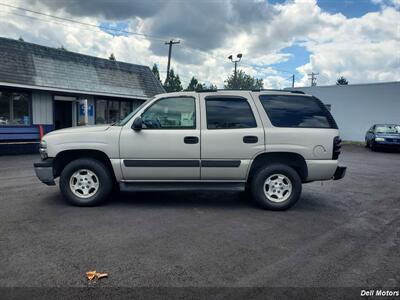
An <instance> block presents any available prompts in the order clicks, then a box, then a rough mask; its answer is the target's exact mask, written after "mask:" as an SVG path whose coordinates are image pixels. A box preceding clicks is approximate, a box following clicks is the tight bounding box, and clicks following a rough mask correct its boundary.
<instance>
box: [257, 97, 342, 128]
mask: <svg viewBox="0 0 400 300" xmlns="http://www.w3.org/2000/svg"><path fill="white" fill-rule="evenodd" d="M260 100H261V104H262V106H263V107H264V110H265V111H266V113H267V115H268V117H269V119H270V121H271V123H272V125H274V126H276V127H302V128H337V126H336V123H335V121H334V120H333V118H332V116H331V114H330V113H329V111H328V109H327V108H326V107H325V105H324V104H323V103H322V102H321V101H319V100H318V99H316V98H314V97H305V96H287V95H261V96H260Z"/></svg>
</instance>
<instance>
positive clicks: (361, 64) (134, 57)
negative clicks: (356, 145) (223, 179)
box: [0, 0, 400, 88]
mask: <svg viewBox="0 0 400 300" xmlns="http://www.w3.org/2000/svg"><path fill="white" fill-rule="evenodd" d="M0 3H3V4H8V5H12V6H17V7H21V8H26V9H29V10H32V11H37V12H40V13H43V14H49V15H53V16H57V17H61V18H67V19H73V20H77V21H79V22H83V23H88V24H93V25H98V26H99V27H96V26H85V25H79V24H76V23H71V22H68V21H65V20H61V19H55V18H51V17H48V16H46V15H40V14H35V13H33V12H28V11H24V10H20V9H16V8H11V7H9V6H4V5H0V36H3V37H9V38H18V37H22V38H23V39H24V40H25V41H27V42H33V43H38V44H42V45H46V46H51V47H60V46H61V45H63V46H64V47H65V48H66V49H68V50H70V51H75V52H80V53H84V54H89V55H94V56H99V57H104V58H106V57H108V56H109V55H110V53H114V54H115V56H116V58H117V60H120V61H125V62H129V63H136V64H144V65H149V66H152V65H153V64H154V63H157V64H158V65H159V68H160V71H161V76H162V77H164V76H165V74H166V68H167V67H166V65H167V54H168V47H167V46H166V45H165V44H164V42H165V41H167V40H170V39H179V40H180V41H181V44H179V45H176V46H174V47H173V55H172V56H173V60H172V67H173V68H174V70H175V71H176V72H177V73H178V74H179V75H180V76H181V79H182V81H183V84H184V86H185V85H187V83H188V81H189V80H190V78H191V76H193V75H194V76H196V77H197V78H198V79H199V80H200V81H202V82H206V83H213V84H216V85H217V86H219V87H222V86H223V82H224V80H225V79H226V77H227V76H228V75H229V73H230V72H232V68H233V64H232V63H231V62H230V61H229V60H228V59H227V57H228V56H229V55H230V54H234V55H235V54H237V53H243V59H242V61H241V62H240V63H239V67H240V68H241V69H243V70H245V71H246V72H248V73H250V74H252V75H253V76H255V77H257V78H262V79H263V80H264V86H265V87H266V88H283V87H287V86H289V85H290V84H291V79H290V77H291V74H292V73H294V74H295V76H296V85H297V86H304V85H309V81H308V76H307V74H308V73H310V72H315V73H319V76H318V77H317V83H318V85H327V84H334V83H335V81H336V79H337V78H338V77H339V76H345V77H346V78H347V79H348V81H349V82H350V83H365V82H382V81H398V80H400V0H342V1H341V0H319V1H316V0H204V1H201V0H147V1H146V0H138V1H136V0H85V1H80V0H0ZM115 28H117V29H120V30H124V31H129V32H131V33H132V34H127V33H124V32H121V31H119V32H118V31H113V29H115ZM134 33H137V34H134Z"/></svg>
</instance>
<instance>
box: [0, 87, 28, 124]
mask: <svg viewBox="0 0 400 300" xmlns="http://www.w3.org/2000/svg"><path fill="white" fill-rule="evenodd" d="M30 124H31V114H30V108H29V94H28V93H24V92H17V91H15V92H14V91H6V90H0V125H30Z"/></svg>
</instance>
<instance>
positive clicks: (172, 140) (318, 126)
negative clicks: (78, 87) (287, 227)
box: [34, 90, 346, 210]
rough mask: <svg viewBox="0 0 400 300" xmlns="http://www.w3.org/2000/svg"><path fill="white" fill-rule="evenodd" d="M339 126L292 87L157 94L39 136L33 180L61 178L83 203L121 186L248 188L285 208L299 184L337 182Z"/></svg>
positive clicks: (271, 205)
mask: <svg viewBox="0 0 400 300" xmlns="http://www.w3.org/2000/svg"><path fill="white" fill-rule="evenodd" d="M340 143H341V140H340V138H339V131H338V128H337V125H336V123H335V120H334V119H333V117H332V116H331V114H330V113H329V111H328V110H327V109H326V107H325V106H324V105H323V104H322V102H321V101H320V100H318V99H317V98H315V97H313V96H310V95H305V94H304V93H302V92H296V91H294V92H293V91H292V92H290V91H273V90H270V91H267V90H265V91H264V90H262V91H237V90H236V91H229V90H221V91H220V90H219V91H205V92H179V93H169V94H160V95H157V96H156V97H154V98H153V99H151V100H149V101H147V102H145V103H144V104H143V105H142V106H140V107H139V108H138V109H136V110H135V111H134V112H132V113H131V114H130V115H129V116H128V117H126V118H125V119H124V120H122V121H120V122H119V123H116V124H113V125H99V126H84V127H74V128H68V129H62V130H56V131H53V132H51V133H48V134H46V135H45V136H44V137H43V139H42V141H41V145H40V153H41V156H42V159H43V160H42V161H41V162H38V163H35V165H34V167H35V171H36V174H37V176H38V177H39V179H40V180H41V181H42V182H44V183H46V184H48V185H54V184H55V181H54V179H55V178H57V177H60V182H59V185H60V189H61V193H62V194H63V196H64V198H65V199H66V200H67V201H68V202H70V203H72V204H74V205H80V206H91V205H96V204H99V203H101V202H103V201H104V200H106V199H107V198H108V197H109V195H110V193H111V191H112V187H113V185H118V186H119V188H120V190H121V191H147V190H148V191H154V190H235V191H249V193H250V194H251V196H252V198H253V199H254V200H255V201H256V202H257V203H258V204H260V206H261V207H263V208H267V209H272V210H283V209H287V208H289V207H291V206H292V205H293V204H295V203H296V202H297V200H298V199H299V198H300V194H301V190H302V183H306V182H311V181H316V180H331V179H333V180H336V179H341V178H343V176H344V175H345V172H346V167H343V166H339V164H338V157H339V154H340Z"/></svg>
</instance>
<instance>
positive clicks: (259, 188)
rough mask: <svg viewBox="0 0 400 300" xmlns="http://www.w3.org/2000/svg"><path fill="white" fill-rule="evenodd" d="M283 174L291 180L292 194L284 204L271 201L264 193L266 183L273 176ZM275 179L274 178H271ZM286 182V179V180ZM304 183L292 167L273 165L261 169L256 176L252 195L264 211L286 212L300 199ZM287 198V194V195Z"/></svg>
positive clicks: (253, 179)
mask: <svg viewBox="0 0 400 300" xmlns="http://www.w3.org/2000/svg"><path fill="white" fill-rule="evenodd" d="M275 174H281V175H284V176H285V177H286V178H287V179H289V180H290V184H291V187H292V188H291V192H290V194H289V195H288V196H287V199H286V200H284V201H282V202H275V201H277V200H275V201H271V200H270V199H268V198H267V196H266V195H265V193H264V190H265V186H264V183H265V181H266V180H267V179H268V178H269V177H270V176H272V175H275ZM271 178H274V177H271ZM285 181H286V179H285ZM301 190H302V183H301V179H300V176H299V174H298V173H297V172H296V171H295V170H294V169H293V168H291V167H289V166H287V165H282V164H273V165H269V166H266V167H263V168H260V169H258V170H257V171H256V173H255V174H254V176H253V178H252V181H251V193H252V196H253V200H254V201H255V202H256V203H257V204H258V205H260V206H261V207H262V208H264V209H269V210H286V209H288V208H290V207H292V206H293V205H294V204H295V203H296V202H297V201H298V200H299V198H300V195H301ZM285 197H286V194H285Z"/></svg>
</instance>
